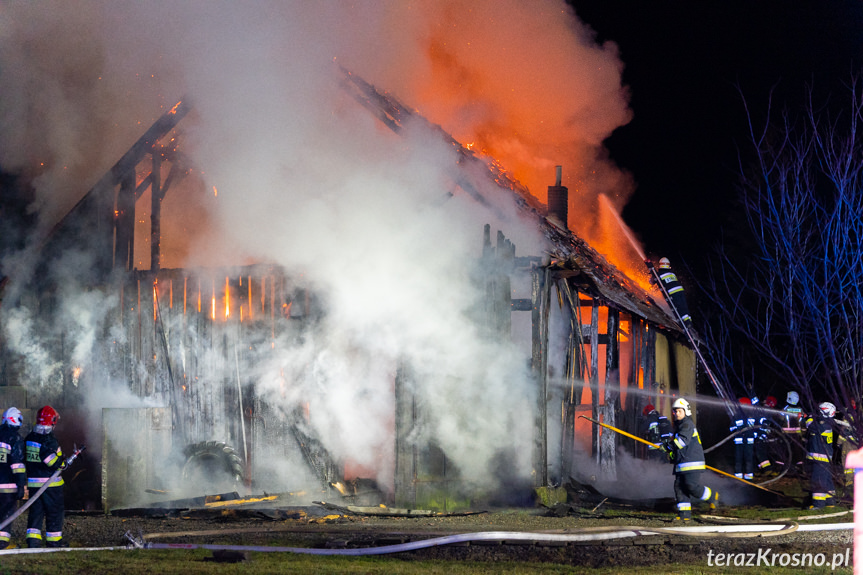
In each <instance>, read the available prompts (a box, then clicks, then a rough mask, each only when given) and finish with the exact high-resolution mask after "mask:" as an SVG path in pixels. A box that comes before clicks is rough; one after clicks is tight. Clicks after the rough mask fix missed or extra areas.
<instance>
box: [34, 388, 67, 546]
mask: <svg viewBox="0 0 863 575" xmlns="http://www.w3.org/2000/svg"><path fill="white" fill-rule="evenodd" d="M58 419H60V416H59V415H58V414H57V412H56V411H55V410H54V408H53V407H51V406H50V405H46V406H44V407H42V408H41V409H40V410H39V411H38V412H37V413H36V425H35V426H33V430H32V431H31V432H30V433H29V434H27V438H26V447H25V451H26V464H27V487H28V488H29V489H30V491H31V492H35V490H37V489H39V488H41V487H42V486H43V485H45V484H46V483H48V488H47V489H46V490H45V491H44V492H43V493H42V495H41V497H39V498H38V499H36V500H35V501H33V503H32V504H31V506H30V512H29V514H28V516H27V547H41V546H42V520H43V519H44V520H45V539H46V544H47V546H48V547H66V546H67V545H66V543H65V542H64V541H63V513H64V501H63V476H62V475H57V477H56V478H54V479H51V476H52V475H53V474H54V472H55V471H56V470H58V469H64V468H65V467H66V460H65V459H64V458H63V450H62V449H61V448H60V443H59V442H58V441H57V438H56V437H54V426H55V425H57V420H58Z"/></svg>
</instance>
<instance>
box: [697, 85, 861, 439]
mask: <svg viewBox="0 0 863 575" xmlns="http://www.w3.org/2000/svg"><path fill="white" fill-rule="evenodd" d="M861 92H863V91H861V82H860V81H858V80H857V79H854V80H853V81H852V82H851V83H850V84H849V86H848V95H849V98H848V102H847V105H843V106H842V109H841V110H840V111H838V112H837V111H836V110H835V109H833V108H830V107H827V106H822V107H818V106H816V105H815V103H814V102H813V96H812V90H809V92H808V98H807V101H806V105H805V106H804V109H803V112H802V113H800V114H797V115H794V114H792V113H790V112H788V111H787V110H786V111H785V112H783V113H780V114H778V115H776V116H778V117H777V118H776V121H773V116H774V115H775V114H774V113H773V112H772V111H771V109H770V107H768V113H767V118H768V119H767V121H765V122H764V126H763V127H762V128H760V129H756V126H755V123H754V119H753V114H752V113H751V111H750V109H749V107H748V106H746V115H747V118H748V121H749V124H748V125H749V129H750V131H749V144H751V150H748V151H747V150H744V151H742V152H741V153H740V174H741V178H740V183H739V191H740V201H741V211H740V217H741V218H744V219H745V223H746V228H747V230H748V232H749V236H750V237H749V238H748V240H749V241H748V243H747V244H746V250H740V249H739V248H737V249H732V248H730V247H729V245H728V243H727V242H723V245H722V246H721V247H720V248H719V250H717V255H716V257H715V259H714V261H713V264H714V265H713V266H712V268H711V271H710V272H709V273H708V275H707V279H706V280H704V281H702V282H699V284H700V287H701V288H702V290H703V293H704V294H705V295H706V296H707V297H708V299H709V300H710V302H711V304H712V306H711V307H712V308H713V309H712V312H711V313H712V314H713V317H712V323H711V324H710V325H707V326H705V328H703V329H704V332H703V337H704V339H705V342H706V343H707V349H708V350H709V351H710V356H711V359H712V361H713V362H714V363H715V364H716V367H717V371H719V372H720V373H722V374H723V375H724V376H725V377H726V380H727V381H731V382H734V381H736V382H737V383H738V384H739V385H742V386H743V387H744V389H746V390H747V391H753V390H758V389H763V388H764V387H766V386H765V385H764V382H755V381H753V378H755V377H763V378H765V379H767V378H768V377H770V378H772V379H773V381H774V382H778V384H779V385H781V386H782V387H784V388H785V389H796V390H798V391H799V392H800V394H801V397H803V398H804V399H805V401H806V404H807V405H808V406H810V408H813V407H814V406H815V405H817V403H820V402H822V401H832V402H834V403H835V404H836V405H837V406H838V407H839V409H840V410H841V409H845V410H851V409H852V407H851V406H852V403H851V400H855V401H856V403H857V409H858V410H859V409H860V405H859V404H860V403H861V401H860V397H861V393H863V382H861V369H863V288H861V283H863V141H861V138H860V137H858V136H860V133H859V131H858V129H857V128H858V125H859V123H860V120H861V114H863V93H861ZM744 103H745V102H744ZM765 369H766V370H769V371H768V372H766V371H765ZM765 373H767V375H765ZM753 384H754V385H753ZM855 420H856V422H857V424H858V425H859V424H860V423H861V418H860V416H859V413H855ZM858 431H859V430H858Z"/></svg>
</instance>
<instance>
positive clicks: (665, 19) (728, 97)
mask: <svg viewBox="0 0 863 575" xmlns="http://www.w3.org/2000/svg"><path fill="white" fill-rule="evenodd" d="M570 4H571V5H572V6H574V8H575V10H576V13H577V14H578V16H579V17H580V19H581V20H582V21H584V22H586V23H587V24H588V25H589V26H590V27H591V28H593V29H594V30H595V31H596V34H597V40H598V41H599V42H605V41H612V42H614V43H616V44H617V45H618V47H619V49H620V57H621V59H622V60H623V62H624V65H625V69H624V75H623V79H624V82H625V84H626V85H627V86H628V87H629V90H630V93H631V107H632V110H633V113H634V119H633V120H632V121H631V122H630V123H629V124H628V125H626V126H624V127H622V128H619V129H618V130H617V131H615V133H614V134H613V135H612V137H611V138H610V139H609V140H607V142H606V144H607V147H608V149H609V151H610V154H611V157H612V158H613V159H614V160H615V161H616V162H617V163H618V164H619V165H620V166H621V167H623V168H624V169H626V170H629V171H630V172H632V174H633V176H634V178H635V180H636V183H637V190H636V192H635V194H634V196H633V197H632V198H631V200H630V202H629V203H628V205H627V206H626V208H625V209H624V211H623V217H624V219H625V221H626V222H627V224H628V225H629V226H630V227H632V228H633V229H634V230H635V231H636V233H637V234H638V235H639V236H640V238H641V239H642V241H643V242H644V244H645V247H646V251H647V253H648V255H649V256H650V255H652V256H654V257H659V256H668V257H669V258H672V262H674V261H675V260H678V261H679V260H680V259H683V260H684V262H685V263H686V265H687V266H689V267H691V268H694V269H695V270H696V271H695V272H694V273H697V268H698V267H699V266H700V265H701V262H702V261H703V255H704V253H705V251H707V250H709V249H710V247H711V246H712V245H714V244H715V243H716V242H717V241H718V240H719V239H720V237H721V234H726V237H727V235H728V234H734V233H736V230H735V228H736V227H737V226H738V225H739V224H740V223H741V221H740V220H741V218H739V217H737V214H739V211H738V210H737V209H736V206H735V204H734V200H735V198H736V192H735V190H734V184H735V182H736V180H737V174H738V171H737V163H738V161H737V158H738V150H739V149H743V146H745V145H746V139H745V137H746V124H745V115H744V109H743V104H742V100H741V93H742V95H743V97H745V98H746V101H747V102H748V104H749V105H750V107H751V108H753V109H755V110H756V111H759V112H761V111H763V110H764V109H765V107H766V104H767V102H768V95H769V92H770V90H771V88H773V89H774V105H782V106H784V105H787V106H789V107H790V108H795V107H798V106H799V105H800V103H801V102H802V99H803V96H804V94H805V90H806V86H807V85H809V84H811V85H813V86H814V88H815V90H816V92H817V93H818V95H820V96H821V97H824V96H825V95H826V94H831V101H833V100H835V101H840V102H845V101H847V100H845V99H844V98H845V94H846V92H845V91H844V88H843V85H844V84H847V83H849V82H850V80H851V76H852V73H854V72H859V71H860V69H861V67H860V65H861V63H863V2H859V1H853V2H849V1H839V2H832V1H831V2H812V1H809V2H800V1H793V0H780V1H774V0H770V1H751V0H749V1H736V0H731V1H729V0H721V1H713V0H711V1H706V2H705V1H699V2H643V1H638V0H602V1H601V2H598V1H595V0H570Z"/></svg>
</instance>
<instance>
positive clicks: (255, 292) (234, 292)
mask: <svg viewBox="0 0 863 575" xmlns="http://www.w3.org/2000/svg"><path fill="white" fill-rule="evenodd" d="M293 297H294V295H293V294H291V293H288V291H287V289H286V280H285V278H284V276H283V275H282V274H281V273H279V271H278V270H277V269H274V268H272V267H269V266H255V267H249V268H243V269H239V270H234V271H233V272H232V273H231V272H226V271H220V270H212V271H194V270H160V271H159V272H158V273H157V274H156V275H155V276H154V275H153V274H152V273H149V272H138V273H137V274H136V275H135V276H134V277H133V279H132V280H131V281H130V282H129V283H127V284H126V285H125V286H124V287H123V301H124V305H123V317H122V323H123V327H124V330H125V333H126V336H127V346H128V349H127V350H125V351H126V352H127V353H128V355H129V356H130V357H131V358H132V361H129V362H126V364H125V369H126V373H125V376H126V380H127V381H129V382H130V387H131V390H132V391H133V392H134V393H135V394H136V395H138V396H140V397H143V398H151V399H153V400H154V401H155V402H157V403H160V404H163V405H166V406H170V407H171V411H172V421H173V427H174V441H175V443H180V444H191V443H197V442H201V441H211V440H219V441H225V442H226V443H228V444H229V445H231V446H232V447H234V449H235V450H236V451H237V452H238V453H240V454H244V455H245V454H246V453H247V451H248V450H249V449H250V446H249V443H250V440H251V439H253V438H254V436H253V435H252V433H251V428H250V421H251V419H252V417H253V416H254V413H253V411H254V409H255V405H256V403H255V389H254V382H253V381H252V380H251V379H250V378H248V377H247V374H246V373H245V372H246V370H245V369H244V368H243V366H244V365H247V364H248V362H250V361H254V360H255V358H256V356H257V355H260V354H269V353H273V352H274V347H275V341H276V337H277V335H278V334H279V333H281V332H282V331H283V330H284V329H285V324H286V323H287V321H288V316H289V314H290V309H291V306H292V305H293Z"/></svg>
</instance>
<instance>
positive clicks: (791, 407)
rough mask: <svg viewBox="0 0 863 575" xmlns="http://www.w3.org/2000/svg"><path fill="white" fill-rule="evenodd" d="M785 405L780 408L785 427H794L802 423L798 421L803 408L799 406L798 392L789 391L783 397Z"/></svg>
mask: <svg viewBox="0 0 863 575" xmlns="http://www.w3.org/2000/svg"><path fill="white" fill-rule="evenodd" d="M785 401H786V402H787V403H786V404H785V407H783V408H782V412H783V413H782V415H783V417H784V419H785V421H784V422H783V423H784V424H785V427H786V428H794V427H797V426H798V425H800V424H801V423H803V422H802V421H800V419H801V417H802V415H803V408H802V407H800V394H799V393H797V392H796V391H793V390H792V391H789V392H788V395H787V396H786V397H785Z"/></svg>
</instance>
